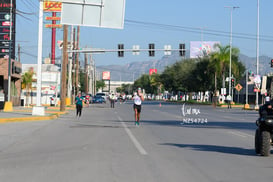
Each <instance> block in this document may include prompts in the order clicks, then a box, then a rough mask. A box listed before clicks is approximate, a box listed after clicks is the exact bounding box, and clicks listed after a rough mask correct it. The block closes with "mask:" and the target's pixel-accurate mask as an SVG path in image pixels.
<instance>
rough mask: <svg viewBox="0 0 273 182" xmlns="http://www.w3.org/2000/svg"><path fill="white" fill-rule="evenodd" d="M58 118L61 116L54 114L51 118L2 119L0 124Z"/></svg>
mask: <svg viewBox="0 0 273 182" xmlns="http://www.w3.org/2000/svg"><path fill="white" fill-rule="evenodd" d="M58 117H59V114H54V115H51V116H32V117H22V118H1V119H0V123H12V122H31V121H42V120H52V119H56V118H58Z"/></svg>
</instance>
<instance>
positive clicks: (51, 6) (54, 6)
mask: <svg viewBox="0 0 273 182" xmlns="http://www.w3.org/2000/svg"><path fill="white" fill-rule="evenodd" d="M61 11H62V2H56V1H44V12H61Z"/></svg>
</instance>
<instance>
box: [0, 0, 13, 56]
mask: <svg viewBox="0 0 273 182" xmlns="http://www.w3.org/2000/svg"><path fill="white" fill-rule="evenodd" d="M11 8H12V9H11ZM10 10H12V15H11V14H10ZM15 10H16V0H13V1H12V4H11V1H10V0H1V1H0V26H1V27H0V58H4V57H8V56H9V54H10V55H11V58H12V59H15V22H16V21H15V20H16V19H15V17H16V13H15ZM11 17H12V19H11ZM10 33H11V34H10ZM10 44H11V49H10V46H9V45H10Z"/></svg>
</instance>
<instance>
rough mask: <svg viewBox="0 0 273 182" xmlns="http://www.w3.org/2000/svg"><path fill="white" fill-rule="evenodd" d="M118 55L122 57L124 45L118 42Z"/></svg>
mask: <svg viewBox="0 0 273 182" xmlns="http://www.w3.org/2000/svg"><path fill="white" fill-rule="evenodd" d="M118 57H124V45H123V44H118Z"/></svg>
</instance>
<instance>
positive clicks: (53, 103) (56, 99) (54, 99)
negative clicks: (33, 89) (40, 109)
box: [50, 94, 60, 106]
mask: <svg viewBox="0 0 273 182" xmlns="http://www.w3.org/2000/svg"><path fill="white" fill-rule="evenodd" d="M59 101H60V94H58V95H57V97H56V95H55V94H54V95H53V96H51V97H50V106H56V105H58V102H59Z"/></svg>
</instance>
